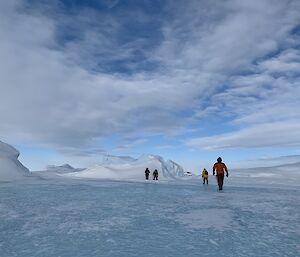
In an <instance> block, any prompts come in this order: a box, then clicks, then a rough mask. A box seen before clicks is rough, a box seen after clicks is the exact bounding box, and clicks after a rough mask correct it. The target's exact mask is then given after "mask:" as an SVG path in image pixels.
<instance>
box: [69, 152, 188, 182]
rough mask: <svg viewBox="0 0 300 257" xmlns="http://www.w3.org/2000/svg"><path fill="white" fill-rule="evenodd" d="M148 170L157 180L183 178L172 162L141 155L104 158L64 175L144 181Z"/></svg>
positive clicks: (179, 169)
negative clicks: (156, 174) (89, 166)
mask: <svg viewBox="0 0 300 257" xmlns="http://www.w3.org/2000/svg"><path fill="white" fill-rule="evenodd" d="M146 168H149V169H150V171H152V172H153V171H154V170H155V169H157V170H158V172H159V179H162V180H166V179H170V178H178V177H183V176H184V169H183V168H182V167H181V166H180V165H179V164H177V163H176V162H174V161H171V160H168V161H166V160H164V158H162V157H161V156H158V155H142V156H140V157H139V158H137V159H135V158H132V157H128V156H125V157H123V156H110V155H108V156H105V157H104V158H103V161H102V162H101V163H100V164H97V165H95V166H94V167H91V168H88V169H85V170H82V171H79V172H73V173H68V174H65V176H68V177H77V178H90V179H92V178H95V179H138V180H139V179H144V176H145V174H144V171H145V169H146Z"/></svg>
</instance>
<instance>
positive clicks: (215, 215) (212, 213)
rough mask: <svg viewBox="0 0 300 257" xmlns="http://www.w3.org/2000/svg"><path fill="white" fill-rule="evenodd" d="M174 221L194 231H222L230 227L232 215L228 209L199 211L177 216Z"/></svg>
mask: <svg viewBox="0 0 300 257" xmlns="http://www.w3.org/2000/svg"><path fill="white" fill-rule="evenodd" d="M176 221H177V222H179V223H181V224H184V225H187V226H189V227H191V228H194V229H208V228H213V229H216V230H224V229H226V228H229V227H231V225H232V223H233V213H232V211H231V210H229V209H217V208H210V209H201V210H192V211H190V212H187V213H183V214H179V215H177V217H176Z"/></svg>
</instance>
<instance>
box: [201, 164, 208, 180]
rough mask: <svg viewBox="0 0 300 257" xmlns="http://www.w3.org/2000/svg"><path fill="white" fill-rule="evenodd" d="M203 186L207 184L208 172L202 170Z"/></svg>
mask: <svg viewBox="0 0 300 257" xmlns="http://www.w3.org/2000/svg"><path fill="white" fill-rule="evenodd" d="M202 178H203V184H205V181H206V184H208V171H207V170H206V169H205V168H204V169H203V171H202Z"/></svg>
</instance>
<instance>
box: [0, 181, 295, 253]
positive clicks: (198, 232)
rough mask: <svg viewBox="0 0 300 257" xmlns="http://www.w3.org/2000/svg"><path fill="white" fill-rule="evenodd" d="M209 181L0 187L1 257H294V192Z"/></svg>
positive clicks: (23, 183) (63, 183) (293, 190)
mask: <svg viewBox="0 0 300 257" xmlns="http://www.w3.org/2000/svg"><path fill="white" fill-rule="evenodd" d="M257 179H259V178H257ZM209 183H210V184H209V185H202V184H201V180H200V179H198V180H196V179H194V180H189V181H176V182H172V183H165V182H159V183H153V182H152V181H151V182H149V183H148V182H144V183H141V182H113V181H112V182H109V181H78V182H76V183H75V182H74V181H73V182H72V183H66V182H60V183H57V182H55V183H54V182H50V181H41V182H39V183H36V182H30V183H29V182H28V181H27V183H25V182H22V183H0V195H1V198H0V249H1V257H13V256H22V257H35V256H36V257H40V256H43V257H48V256H49V257H50V256H51V257H53V256H63V257H69V256H70V257H71V256H72V257H79V256H82V257H85V256H89V257H93V256H101V257H106V256H110V257H114V256H116V257H123V256H124V257H128V256H130V257H133V256H137V257H141V256H142V257H148V256H149V257H150V256H151V257H153V256H163V257H164V256H172V257H177V256H178V257H182V256H187V257H189V256H191V257H193V256H213V257H214V256H230V257H232V256H241V257H242V256H247V257H248V256H260V257H261V256H262V257H263V256H268V257H269V256H272V257H274V256H278V257H282V256H291V257H295V256H299V250H300V249H299V237H300V225H299V224H300V216H299V214H300V206H299V190H300V188H299V187H297V186H293V187H285V188H283V187H282V188H280V187H273V186H272V185H268V186H262V185H256V184H255V185H251V184H247V186H245V184H244V185H242V186H238V185H235V183H233V184H234V185H232V184H231V183H230V180H229V179H228V180H226V181H225V187H224V192H221V193H220V192H218V191H217V187H216V185H215V181H214V180H213V179H212V178H210V181H209Z"/></svg>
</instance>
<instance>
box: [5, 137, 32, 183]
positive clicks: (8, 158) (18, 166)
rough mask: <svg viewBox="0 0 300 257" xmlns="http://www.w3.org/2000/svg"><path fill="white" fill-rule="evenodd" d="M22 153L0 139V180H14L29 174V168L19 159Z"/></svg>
mask: <svg viewBox="0 0 300 257" xmlns="http://www.w3.org/2000/svg"><path fill="white" fill-rule="evenodd" d="M19 155H20V153H19V152H18V151H17V150H16V149H15V148H14V147H12V146H10V145H8V144H6V143H3V142H1V141H0V181H14V180H20V179H23V178H24V177H25V176H28V175H29V170H28V169H27V168H26V167H24V166H23V164H22V163H21V162H20V161H19V160H18V157H19Z"/></svg>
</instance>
